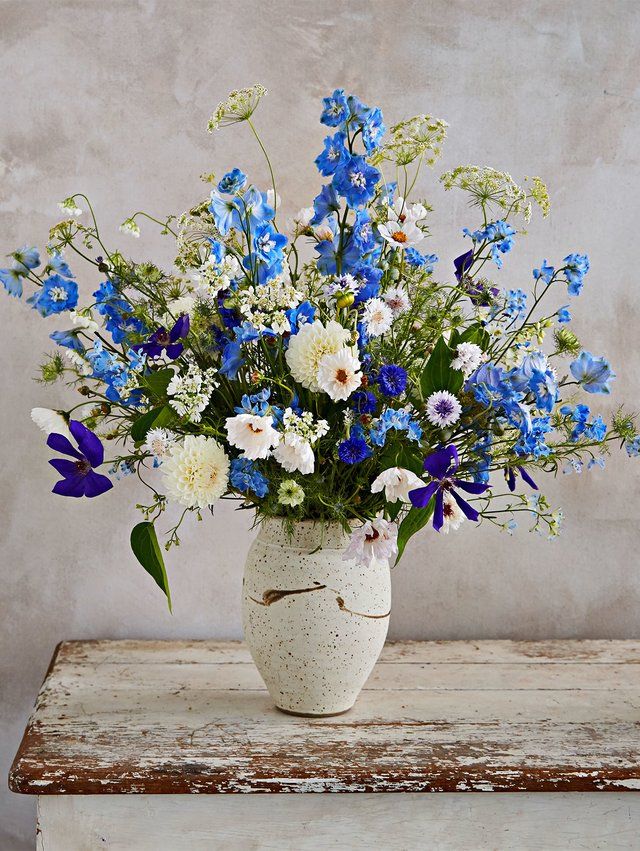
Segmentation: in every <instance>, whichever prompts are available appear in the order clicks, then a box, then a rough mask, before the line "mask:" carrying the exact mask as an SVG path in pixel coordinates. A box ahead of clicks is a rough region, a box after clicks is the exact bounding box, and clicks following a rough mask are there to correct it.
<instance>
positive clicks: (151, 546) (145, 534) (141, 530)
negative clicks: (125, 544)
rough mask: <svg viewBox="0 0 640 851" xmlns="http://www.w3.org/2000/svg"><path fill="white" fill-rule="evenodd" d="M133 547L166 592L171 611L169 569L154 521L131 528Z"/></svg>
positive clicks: (150, 573) (137, 556)
mask: <svg viewBox="0 0 640 851" xmlns="http://www.w3.org/2000/svg"><path fill="white" fill-rule="evenodd" d="M131 549H132V550H133V554H134V555H135V557H136V558H137V559H138V561H139V562H140V564H141V565H142V566H143V567H144V569H145V570H146V571H147V573H148V574H149V575H150V576H151V577H153V579H154V580H155V582H156V583H157V585H158V586H159V588H161V589H162V590H163V591H164V593H165V594H166V597H167V605H168V606H169V611H172V609H171V592H170V590H169V581H168V579H167V571H166V569H165V566H164V559H163V558H162V551H161V550H160V545H159V544H158V538H157V536H156V530H155V528H154V525H153V523H150V522H148V521H145V522H143V523H138V525H137V526H134V527H133V529H132V530H131Z"/></svg>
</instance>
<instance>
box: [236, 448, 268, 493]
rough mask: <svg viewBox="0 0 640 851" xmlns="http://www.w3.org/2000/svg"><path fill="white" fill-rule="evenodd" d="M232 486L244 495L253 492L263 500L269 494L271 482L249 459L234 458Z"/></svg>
mask: <svg viewBox="0 0 640 851" xmlns="http://www.w3.org/2000/svg"><path fill="white" fill-rule="evenodd" d="M229 481H230V482H231V486H232V487H234V488H235V489H236V490H239V491H241V492H242V493H249V492H250V491H253V493H255V495H256V496H258V497H260V498H262V497H263V496H266V495H267V494H268V493H269V480H268V479H267V478H266V477H265V476H263V475H262V473H261V472H260V471H259V470H257V469H256V467H255V464H254V462H253V461H251V460H250V459H249V458H234V459H233V460H232V462H231V467H230V471H229Z"/></svg>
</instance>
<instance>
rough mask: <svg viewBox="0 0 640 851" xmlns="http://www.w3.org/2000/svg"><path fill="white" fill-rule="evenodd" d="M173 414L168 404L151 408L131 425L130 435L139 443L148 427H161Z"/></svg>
mask: <svg viewBox="0 0 640 851" xmlns="http://www.w3.org/2000/svg"><path fill="white" fill-rule="evenodd" d="M174 416H175V414H174V412H173V410H172V409H171V408H170V407H169V406H168V405H163V406H162V407H160V408H152V409H151V410H150V411H147V412H146V413H145V414H143V415H142V416H141V417H140V418H139V419H137V420H136V421H135V422H134V423H133V425H132V426H131V432H130V434H131V437H132V438H133V440H134V441H135V442H136V443H139V442H140V441H141V440H144V438H145V437H146V435H147V432H148V431H149V429H150V428H152V427H153V428H161V427H162V426H166V425H167V424H168V423H170V422H171V420H172V419H173V418H174Z"/></svg>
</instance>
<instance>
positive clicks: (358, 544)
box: [342, 517, 398, 567]
mask: <svg viewBox="0 0 640 851" xmlns="http://www.w3.org/2000/svg"><path fill="white" fill-rule="evenodd" d="M397 540H398V527H397V525H396V524H395V523H391V522H390V521H388V520H384V519H383V518H382V517H377V518H376V519H375V520H367V522H366V523H363V524H362V526H358V527H356V528H355V529H354V530H353V532H352V533H351V539H350V541H349V545H348V546H347V548H346V549H345V551H344V553H343V554H342V558H343V559H344V561H349V560H350V559H355V562H356V564H357V565H360V566H361V567H371V565H372V564H373V562H374V561H376V560H378V561H387V560H388V559H390V558H391V557H392V556H393V555H394V553H397V552H398V544H397Z"/></svg>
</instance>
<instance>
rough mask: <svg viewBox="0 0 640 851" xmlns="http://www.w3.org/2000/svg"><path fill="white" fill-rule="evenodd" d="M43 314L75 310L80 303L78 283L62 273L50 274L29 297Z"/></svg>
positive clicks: (32, 304)
mask: <svg viewBox="0 0 640 851" xmlns="http://www.w3.org/2000/svg"><path fill="white" fill-rule="evenodd" d="M27 302H28V304H30V305H31V306H32V307H33V308H34V309H35V310H37V311H38V313H39V314H40V315H41V316H51V314H52V313H62V312H63V311H64V310H73V308H74V307H75V306H76V305H77V303H78V285H77V284H76V282H75V281H70V280H68V279H67V278H63V277H62V276H61V275H49V277H48V278H45V280H44V282H43V284H42V287H41V288H40V289H39V290H38V291H37V292H35V293H34V294H33V295H32V296H31V297H30V298H28V299H27Z"/></svg>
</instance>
